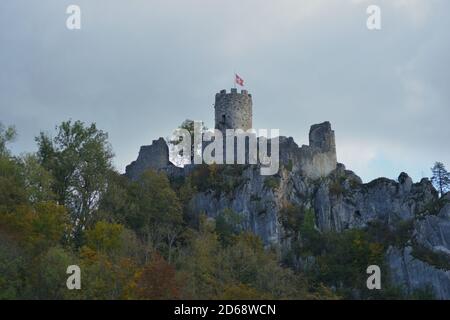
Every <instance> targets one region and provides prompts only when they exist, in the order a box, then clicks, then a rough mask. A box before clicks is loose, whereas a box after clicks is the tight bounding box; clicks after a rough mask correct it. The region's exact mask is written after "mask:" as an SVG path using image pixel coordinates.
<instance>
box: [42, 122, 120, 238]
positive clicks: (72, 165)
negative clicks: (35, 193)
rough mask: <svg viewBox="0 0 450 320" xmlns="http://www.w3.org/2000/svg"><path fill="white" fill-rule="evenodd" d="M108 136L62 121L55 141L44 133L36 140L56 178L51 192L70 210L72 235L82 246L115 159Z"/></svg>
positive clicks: (81, 125) (99, 131) (48, 168)
mask: <svg viewBox="0 0 450 320" xmlns="http://www.w3.org/2000/svg"><path fill="white" fill-rule="evenodd" d="M107 139H108V135H107V134H106V133H104V132H103V131H101V130H98V129H97V127H96V125H95V124H91V125H90V126H85V125H84V123H83V122H81V121H76V122H73V123H72V122H71V121H67V122H63V123H62V124H61V125H59V126H58V127H57V135H56V137H55V138H54V139H52V138H51V137H50V136H48V135H46V134H44V133H42V132H41V134H40V136H39V137H37V138H36V142H37V144H38V158H39V160H40V163H41V164H42V165H43V167H44V168H45V169H47V170H48V171H49V172H50V173H51V174H52V175H53V177H54V183H53V186H52V189H53V191H54V193H55V194H56V196H57V200H58V201H59V203H61V204H64V205H65V206H66V207H67V208H68V209H69V211H70V213H71V217H72V224H73V236H74V238H75V241H76V243H77V244H78V245H79V244H80V240H81V233H82V231H83V230H84V229H85V228H86V227H87V226H89V225H90V223H91V220H92V213H93V212H94V211H95V210H96V209H97V207H98V202H99V198H100V196H101V194H102V193H103V192H104V191H105V189H106V186H107V176H108V175H107V173H108V172H109V171H110V170H112V164H111V159H112V157H113V154H112V151H111V147H110V145H109V143H108V141H107Z"/></svg>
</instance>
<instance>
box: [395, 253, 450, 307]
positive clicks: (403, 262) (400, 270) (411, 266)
mask: <svg viewBox="0 0 450 320" xmlns="http://www.w3.org/2000/svg"><path fill="white" fill-rule="evenodd" d="M387 262H388V264H389V267H390V273H391V277H392V280H393V282H394V283H395V284H397V285H399V286H401V287H403V288H404V289H405V290H406V291H407V292H409V293H411V292H412V291H413V290H426V289H429V290H431V291H432V293H433V294H434V296H435V297H436V298H437V299H449V298H450V271H449V270H442V269H438V268H436V267H434V266H432V265H430V264H428V263H426V262H423V261H421V260H419V259H416V258H415V257H414V256H413V255H412V248H411V247H406V248H404V249H398V248H392V247H391V248H389V250H388V253H387Z"/></svg>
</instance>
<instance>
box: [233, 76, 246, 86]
mask: <svg viewBox="0 0 450 320" xmlns="http://www.w3.org/2000/svg"><path fill="white" fill-rule="evenodd" d="M234 75H235V76H236V78H235V80H234V82H236V83H237V84H238V85H240V86H241V87H243V86H244V79H242V78H241V77H239V76H238V75H237V74H234Z"/></svg>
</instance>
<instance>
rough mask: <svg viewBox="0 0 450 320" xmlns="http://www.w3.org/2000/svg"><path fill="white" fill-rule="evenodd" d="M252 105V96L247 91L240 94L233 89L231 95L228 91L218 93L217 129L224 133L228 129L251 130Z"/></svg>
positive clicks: (216, 106)
mask: <svg viewBox="0 0 450 320" xmlns="http://www.w3.org/2000/svg"><path fill="white" fill-rule="evenodd" d="M252 105H253V103H252V95H251V94H249V93H248V92H247V90H242V91H241V93H238V92H237V89H235V88H233V89H231V92H230V93H227V92H226V90H222V91H220V92H219V93H216V103H215V104H214V109H215V128H216V129H218V130H220V131H222V132H225V130H226V129H242V130H248V129H251V128H252Z"/></svg>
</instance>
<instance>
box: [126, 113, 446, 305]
mask: <svg viewBox="0 0 450 320" xmlns="http://www.w3.org/2000/svg"><path fill="white" fill-rule="evenodd" d="M279 142H280V146H279V147H280V169H279V171H278V173H277V174H275V175H273V176H262V175H261V174H260V168H259V166H258V165H244V166H242V167H241V169H242V170H241V171H240V172H239V174H237V175H236V176H235V177H232V178H231V179H234V180H233V184H232V185H233V187H232V188H228V189H226V190H222V189H220V188H215V187H211V188H209V189H205V190H202V191H201V192H197V193H196V194H195V195H194V196H193V198H192V199H191V201H190V203H189V205H188V211H189V212H188V214H189V215H191V217H194V218H195V217H196V216H198V215H199V214H201V213H205V214H206V215H207V216H209V217H211V218H215V217H217V216H218V215H219V214H220V213H221V212H222V211H224V210H226V209H231V210H233V211H234V212H236V213H238V214H240V215H241V217H242V219H243V223H242V225H243V228H244V229H246V230H249V231H252V232H254V233H255V234H257V235H258V236H260V237H261V239H262V240H263V242H264V243H265V244H266V245H267V246H269V245H275V246H276V247H278V248H289V246H290V239H289V237H288V236H287V232H285V230H284V228H283V225H282V224H281V222H280V212H281V210H282V209H283V208H284V207H285V206H286V205H287V204H292V205H298V206H301V207H302V208H305V209H312V210H314V213H315V223H316V228H317V229H318V230H319V231H321V232H326V231H335V232H342V231H344V230H346V229H350V228H365V227H368V226H369V225H370V224H371V222H380V223H383V224H384V225H388V226H389V228H391V229H392V230H395V228H396V226H397V225H399V224H401V223H404V222H407V223H411V226H412V233H411V238H410V239H408V241H407V243H406V245H405V246H404V247H403V248H397V247H391V248H390V249H389V250H388V252H387V253H386V257H385V258H386V262H387V265H388V267H389V270H390V274H391V277H392V280H393V282H394V284H396V285H399V286H401V287H403V288H404V289H405V290H406V291H409V292H412V290H415V289H425V288H428V287H429V288H431V290H432V292H433V293H434V295H435V296H436V297H438V298H440V299H450V273H449V272H450V271H449V269H450V263H448V262H450V194H448V195H446V196H444V197H442V198H441V199H439V198H438V193H437V192H436V190H435V189H434V187H433V186H432V184H431V182H430V181H429V180H428V179H422V180H421V181H420V182H418V183H413V181H412V179H411V178H410V177H409V176H408V175H407V174H406V173H401V174H400V175H399V177H398V179H397V181H394V180H390V179H386V178H379V179H376V180H373V181H371V182H369V183H362V180H361V179H360V178H359V177H358V176H357V175H356V174H355V173H354V172H352V171H350V170H347V169H346V168H345V166H344V165H343V164H339V163H337V159H336V145H335V138H334V132H333V131H332V129H331V125H330V123H329V122H324V123H322V124H318V125H313V126H312V127H311V130H310V134H309V145H307V146H306V145H303V146H301V147H299V146H298V145H297V144H296V143H295V141H294V140H293V139H292V138H288V137H280V138H279ZM150 168H152V169H155V170H162V171H164V172H165V173H167V175H168V176H169V177H172V178H173V177H177V178H179V177H181V178H183V177H186V176H188V175H190V174H191V173H192V172H193V171H194V170H195V168H196V166H195V165H188V166H185V167H184V168H178V167H175V166H174V165H172V164H171V163H170V161H169V152H168V147H167V145H166V143H165V141H164V140H163V139H162V138H160V139H159V140H155V141H153V144H152V145H150V146H144V147H142V148H141V150H140V152H139V156H138V158H137V160H136V161H134V162H133V163H132V164H130V165H129V166H128V167H127V169H126V175H127V176H128V177H129V178H130V179H133V180H136V179H138V178H139V176H140V175H141V174H142V172H144V171H145V170H147V169H150ZM436 204H438V206H436ZM311 263H312V262H311Z"/></svg>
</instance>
